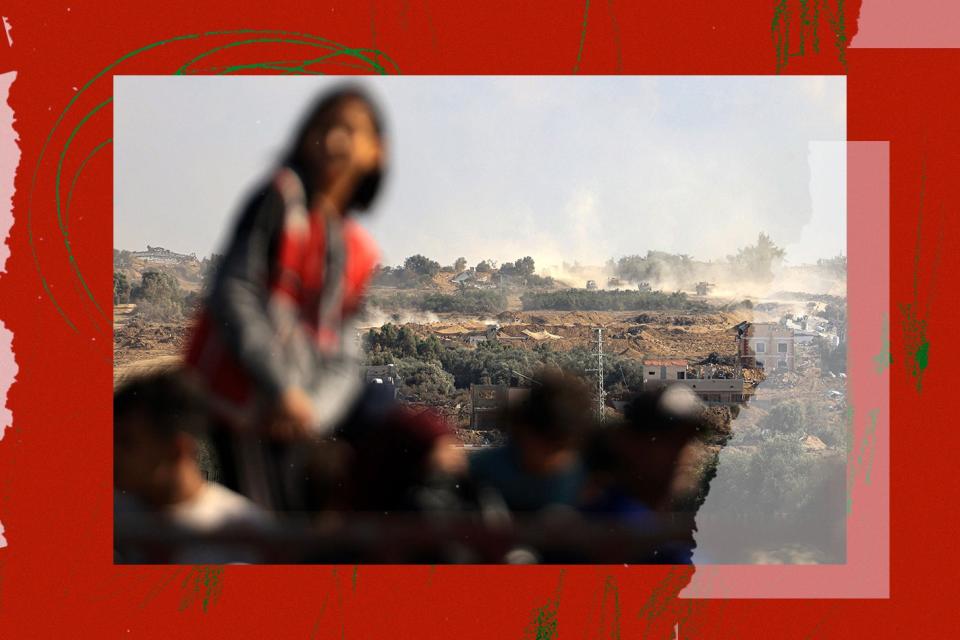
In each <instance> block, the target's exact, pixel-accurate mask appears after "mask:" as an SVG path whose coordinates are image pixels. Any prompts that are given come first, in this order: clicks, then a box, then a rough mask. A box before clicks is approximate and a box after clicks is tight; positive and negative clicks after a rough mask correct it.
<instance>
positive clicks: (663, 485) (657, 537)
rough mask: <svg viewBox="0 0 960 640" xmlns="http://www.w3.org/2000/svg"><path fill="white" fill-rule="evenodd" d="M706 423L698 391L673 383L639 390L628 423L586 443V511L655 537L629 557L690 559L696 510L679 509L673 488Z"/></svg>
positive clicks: (653, 560)
mask: <svg viewBox="0 0 960 640" xmlns="http://www.w3.org/2000/svg"><path fill="white" fill-rule="evenodd" d="M705 426H706V423H705V420H704V416H703V404H702V403H701V402H700V400H699V399H698V398H697V396H696V394H694V392H693V391H692V390H691V389H689V388H687V387H686V386H684V385H680V384H674V385H669V386H666V387H662V388H660V389H657V390H655V391H645V392H642V393H640V394H639V395H638V396H637V397H636V398H634V400H633V401H631V403H630V404H629V405H627V408H626V411H625V419H624V421H623V422H622V423H620V424H618V425H615V426H612V427H608V428H606V429H604V430H603V431H602V432H598V433H596V434H594V437H593V438H592V439H591V441H590V445H589V446H588V447H587V448H586V452H585V459H586V464H587V469H588V478H589V480H588V481H587V483H586V484H585V490H584V492H583V494H582V497H581V500H582V503H581V510H582V511H583V512H584V513H586V514H588V515H597V516H602V517H609V518H614V519H616V521H618V522H619V523H621V524H624V525H626V526H629V527H633V528H634V529H636V530H637V531H638V532H640V533H642V534H643V535H645V536H649V537H650V538H651V540H652V541H653V542H652V543H651V547H650V549H649V550H648V552H647V551H645V552H644V553H641V555H640V556H639V557H632V558H630V561H631V562H635V563H667V564H687V563H689V562H690V561H691V559H692V556H693V547H694V541H693V531H694V528H695V523H694V519H693V518H694V515H695V514H694V513H691V512H685V511H674V507H675V502H674V497H675V485H676V480H677V477H678V473H679V466H680V465H679V463H680V461H681V459H682V458H683V456H684V453H685V451H686V450H687V448H688V446H689V445H690V444H691V443H692V442H693V441H694V440H695V439H696V438H697V436H698V435H699V434H700V433H701V432H702V431H703V429H704V428H705Z"/></svg>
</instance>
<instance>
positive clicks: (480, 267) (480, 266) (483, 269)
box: [477, 260, 490, 273]
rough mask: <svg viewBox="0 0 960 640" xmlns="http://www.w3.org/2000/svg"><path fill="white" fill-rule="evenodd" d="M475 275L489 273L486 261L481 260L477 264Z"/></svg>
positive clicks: (488, 264)
mask: <svg viewBox="0 0 960 640" xmlns="http://www.w3.org/2000/svg"><path fill="white" fill-rule="evenodd" d="M477 273H490V263H489V262H487V261H486V260H481V261H480V262H478V263H477Z"/></svg>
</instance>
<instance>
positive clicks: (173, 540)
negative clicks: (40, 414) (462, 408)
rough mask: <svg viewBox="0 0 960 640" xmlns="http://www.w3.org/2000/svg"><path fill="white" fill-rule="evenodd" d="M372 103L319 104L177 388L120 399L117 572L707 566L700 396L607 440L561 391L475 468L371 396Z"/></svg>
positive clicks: (520, 417)
mask: <svg viewBox="0 0 960 640" xmlns="http://www.w3.org/2000/svg"><path fill="white" fill-rule="evenodd" d="M387 152H388V145H387V139H386V127H385V122H384V119H383V117H382V115H381V114H380V112H379V110H378V109H377V107H376V105H375V104H374V101H373V100H372V99H371V98H370V96H368V95H367V94H366V93H365V92H364V91H363V90H362V89H361V88H359V87H356V86H344V87H341V88H338V89H336V90H334V91H330V92H327V93H325V94H323V95H322V96H320V97H319V99H318V100H317V102H316V104H314V105H313V107H312V108H311V109H309V110H308V112H307V114H306V117H305V118H304V120H303V122H302V123H301V124H300V126H299V127H298V128H297V129H296V131H295V134H294V136H293V139H292V140H291V142H290V144H289V146H288V151H287V153H286V154H285V155H284V157H283V158H282V159H281V161H280V163H279V166H278V167H277V168H276V169H275V170H274V171H273V173H272V174H271V175H270V176H269V178H268V179H267V180H265V181H264V183H263V184H262V185H261V186H260V187H259V188H258V189H256V190H254V192H253V193H252V194H251V195H250V197H249V198H248V200H247V203H246V205H245V206H244V208H243V209H242V211H241V213H240V216H239V218H238V221H237V223H236V225H235V228H234V230H233V233H232V234H231V236H230V239H229V241H228V243H227V247H226V249H225V252H224V255H223V259H222V261H221V263H220V265H219V267H218V269H217V273H216V275H215V277H214V278H213V282H212V285H211V286H210V289H209V291H207V292H205V297H204V301H203V303H202V305H201V308H200V310H199V312H198V315H197V318H196V319H195V322H194V323H193V330H192V334H191V337H190V340H189V345H188V347H187V349H186V352H185V354H184V358H183V366H182V367H181V368H179V369H178V370H176V371H167V372H162V373H155V374H151V375H149V376H146V377H141V378H138V379H133V380H130V381H127V382H125V383H124V384H122V385H121V386H120V387H119V388H118V389H117V390H116V391H115V395H114V442H115V488H116V500H115V505H116V518H115V520H116V545H115V553H116V559H117V561H119V562H350V561H356V562H360V561H364V562H617V563H621V562H670V563H685V562H689V561H690V557H691V550H692V529H693V523H692V509H691V508H678V506H677V505H678V502H677V493H678V492H677V491H676V490H675V488H676V485H677V475H678V474H677V470H678V469H679V468H680V467H681V466H682V465H680V464H679V461H680V460H681V457H682V455H683V452H684V450H685V449H687V447H688V445H689V443H691V442H692V441H694V440H695V439H696V434H697V432H698V431H699V430H701V429H702V425H701V418H700V416H701V415H702V411H701V407H700V406H699V404H698V402H697V400H696V398H695V397H694V396H693V394H692V393H691V392H689V391H688V390H686V389H685V388H673V387H670V388H668V389H666V390H662V391H660V392H657V393H651V394H646V395H641V396H639V397H638V398H636V399H635V400H634V402H633V403H632V404H631V405H630V406H629V407H628V409H627V412H626V414H625V416H624V417H623V419H622V420H619V421H617V422H615V423H609V422H608V423H604V424H594V423H593V421H592V415H593V414H592V402H591V395H590V393H589V392H588V391H587V390H586V389H585V388H584V386H583V384H582V383H581V382H580V381H578V380H575V379H572V378H570V377H566V376H564V375H562V374H559V373H555V374H550V375H545V376H544V377H543V378H542V379H540V380H538V381H536V382H535V383H534V384H533V386H532V388H531V390H530V394H529V398H528V399H527V400H526V401H525V402H524V403H523V404H521V405H520V406H519V407H515V408H513V409H511V410H509V411H507V412H506V414H505V415H503V416H501V424H503V425H504V429H505V431H506V432H507V440H506V444H505V445H504V446H500V447H495V448H482V449H479V450H468V449H467V448H466V447H464V446H463V445H462V444H461V443H460V442H459V441H458V438H457V436H456V434H455V432H454V430H453V429H452V428H451V426H450V425H449V424H447V423H446V422H445V421H444V420H443V419H441V418H440V417H439V416H437V415H436V414H434V413H432V412H430V411H424V410H421V409H415V408H412V407H410V406H404V405H401V404H398V403H397V402H396V401H395V400H394V399H393V398H392V397H391V396H390V395H388V394H385V393H384V388H383V386H382V385H381V386H379V387H378V386H377V385H371V386H369V387H365V386H364V385H363V384H362V383H361V382H360V380H361V376H360V375H359V357H358V353H357V352H356V348H357V345H356V344H355V341H354V340H353V339H352V337H353V336H354V335H355V334H356V332H355V330H354V329H353V327H352V322H353V321H354V320H355V319H356V317H357V313H358V310H359V309H360V308H361V307H362V304H363V300H364V292H365V289H366V286H367V285H368V283H369V281H370V279H371V277H372V274H373V273H374V270H375V268H376V265H377V263H378V261H379V254H378V250H377V247H376V245H375V243H374V242H373V240H372V239H371V238H370V236H369V235H368V234H367V233H366V232H365V231H364V230H363V228H362V226H361V225H359V224H358V222H357V217H358V216H359V215H360V214H362V213H363V212H366V211H367V210H369V208H370V206H371V203H372V202H373V201H374V199H375V196H376V194H377V192H378V189H379V186H380V184H381V182H382V181H383V179H384V176H385V175H386V169H387V165H388V162H387V156H388V153H387Z"/></svg>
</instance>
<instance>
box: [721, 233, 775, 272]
mask: <svg viewBox="0 0 960 640" xmlns="http://www.w3.org/2000/svg"><path fill="white" fill-rule="evenodd" d="M786 253H787V252H786V251H785V250H784V249H781V248H780V247H778V246H777V245H776V244H774V243H773V240H771V239H770V236H768V235H767V234H765V233H761V234H759V235H758V236H757V244H755V245H750V246H746V247H742V248H741V249H740V250H739V251H737V255H735V256H728V257H727V258H728V260H729V261H730V262H731V263H732V264H733V265H734V266H735V267H737V268H738V269H739V270H740V271H741V273H742V274H743V275H746V276H752V277H754V278H759V279H761V280H763V281H770V280H772V279H773V267H774V266H777V265H779V264H780V262H781V261H782V260H783V257H784V256H785V255H786Z"/></svg>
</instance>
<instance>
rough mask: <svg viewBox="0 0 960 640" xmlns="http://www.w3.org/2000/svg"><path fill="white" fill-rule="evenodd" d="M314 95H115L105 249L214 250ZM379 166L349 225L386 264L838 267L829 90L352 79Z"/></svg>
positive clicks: (283, 82) (240, 91)
mask: <svg viewBox="0 0 960 640" xmlns="http://www.w3.org/2000/svg"><path fill="white" fill-rule="evenodd" d="M335 82H337V80H336V79H332V78H316V77H313V78H309V77H256V76H245V77H160V76H151V77H139V76H125V77H120V76H118V77H116V78H115V79H114V95H115V101H114V130H115V138H114V139H115V142H114V146H115V155H114V161H115V163H116V164H115V214H114V215H115V220H114V222H115V226H114V245H115V246H116V247H117V248H121V249H141V248H144V247H145V246H146V245H147V244H148V243H149V244H151V245H160V246H164V247H167V248H169V249H173V250H175V251H181V252H186V253H190V252H195V253H197V254H198V255H207V254H209V253H211V252H212V251H217V250H218V249H219V248H220V246H221V243H222V242H223V241H224V238H225V234H226V231H227V228H228V227H229V225H230V224H231V221H232V220H233V217H234V216H235V214H236V213H237V210H238V208H239V206H240V204H241V203H242V201H243V199H245V198H246V197H247V195H248V193H249V192H250V191H251V190H252V189H253V188H254V186H255V185H256V184H257V183H258V181H260V180H262V179H264V178H265V177H266V176H267V175H268V173H269V171H270V170H271V169H272V168H273V166H274V163H275V161H276V159H277V158H278V156H279V155H280V154H281V153H282V152H283V151H284V150H285V148H286V145H287V142H288V139H289V136H290V134H291V130H292V127H293V126H294V124H295V123H297V122H298V121H299V119H300V117H301V116H302V112H303V109H304V108H305V107H306V106H307V105H308V104H309V103H310V101H311V99H312V97H313V96H314V95H315V94H316V93H317V92H318V91H321V90H323V89H324V88H325V87H328V86H330V85H331V84H333V83H335ZM362 82H363V83H364V84H365V85H366V86H367V87H368V88H369V89H370V90H371V92H372V93H373V94H374V95H375V96H376V97H377V98H379V100H380V101H381V103H382V105H383V109H384V111H385V112H386V116H387V119H388V127H389V134H390V146H391V166H390V176H389V180H388V182H387V183H386V188H385V190H384V191H383V192H382V195H381V197H380V199H379V200H378V202H377V205H376V206H375V209H374V212H373V214H372V215H370V216H366V217H365V218H364V223H365V224H366V225H367V227H368V228H369V229H370V230H371V231H372V233H373V234H374V237H376V238H377V240H378V241H379V243H380V246H381V248H382V250H383V253H384V261H385V262H386V263H387V264H396V263H399V262H402V260H403V259H404V258H405V257H406V256H408V255H411V254H414V253H423V254H425V255H427V256H430V257H432V258H434V259H437V260H439V261H441V262H442V263H444V264H448V263H452V261H453V260H454V259H455V258H456V257H457V256H461V255H463V256H465V257H467V259H468V260H469V261H470V263H471V264H475V263H476V262H477V261H479V260H480V259H482V258H493V259H496V260H498V261H503V260H508V259H509V260H513V259H515V258H518V257H522V256H524V255H532V256H533V257H534V258H536V259H537V261H538V264H543V265H545V264H559V263H560V262H561V261H567V262H573V261H574V260H578V261H580V262H581V263H586V264H600V263H602V262H604V261H605V260H606V259H607V258H609V257H619V256H622V255H628V254H635V253H646V251H647V250H649V249H656V250H663V251H670V252H675V253H688V254H691V255H693V256H694V257H696V258H699V259H718V258H723V257H724V256H726V255H728V254H731V253H735V251H736V248H737V247H738V246H742V245H744V244H748V243H752V242H753V241H755V240H756V236H757V234H758V233H759V232H761V231H763V232H766V233H768V234H770V235H771V236H772V237H773V239H774V241H775V242H776V243H778V244H780V245H781V246H784V247H786V249H787V259H788V261H789V262H790V263H793V264H797V263H802V262H811V261H815V260H816V259H817V258H821V257H830V256H834V255H837V254H846V187H845V183H846V153H845V146H844V144H843V141H844V140H845V139H846V82H845V79H844V78H843V77H840V76H827V77H809V76H807V77H804V76H794V77H787V76H785V77H774V76H738V77H733V76H730V77H697V76H680V77H669V76H660V77H654V76H650V77H616V76H606V77H521V76H507V77H496V76H487V77H473V76H464V77H426V76H412V77H387V78H381V77H377V78H363V79H362Z"/></svg>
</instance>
